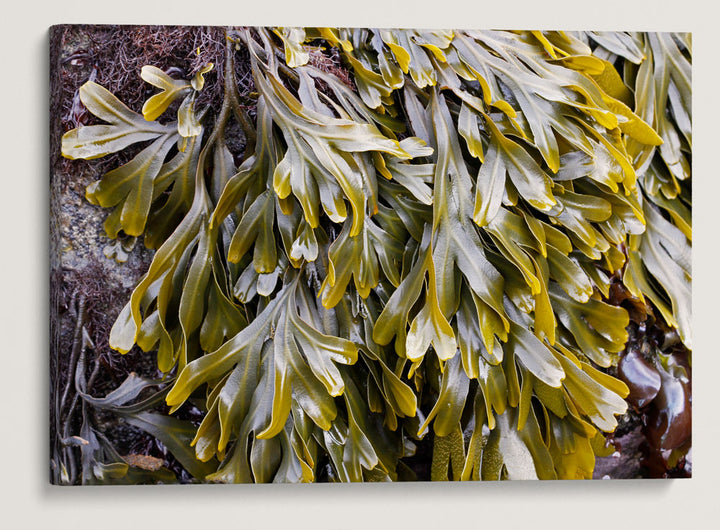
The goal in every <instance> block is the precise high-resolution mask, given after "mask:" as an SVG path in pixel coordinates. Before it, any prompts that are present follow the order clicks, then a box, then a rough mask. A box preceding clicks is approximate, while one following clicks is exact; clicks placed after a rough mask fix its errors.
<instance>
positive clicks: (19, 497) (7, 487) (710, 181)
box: [0, 0, 720, 530]
mask: <svg viewBox="0 0 720 530" xmlns="http://www.w3.org/2000/svg"><path fill="white" fill-rule="evenodd" d="M248 4H249V2H246V1H243V0H235V1H230V0H225V1H219V0H199V1H198V0H195V1H191V0H171V1H165V2H151V1H148V0H120V1H117V2H100V1H97V0H96V1H94V2H93V1H79V0H61V1H55V2H51V1H49V0H45V1H41V2H29V1H25V2H18V1H15V2H12V3H4V6H3V8H2V11H3V13H2V19H3V20H2V22H0V27H1V29H2V31H0V39H1V40H0V42H1V45H2V47H1V48H0V54H2V65H3V67H4V68H3V70H2V73H0V96H1V97H0V135H1V138H2V143H0V157H2V158H1V160H2V161H1V162H0V190H1V191H0V220H1V224H0V234H1V237H0V242H1V244H2V246H1V247H0V248H1V250H0V279H1V280H0V281H1V282H2V290H0V296H1V298H0V326H2V327H1V328H0V331H1V335H0V393H1V394H0V421H2V427H1V428H0V444H1V445H0V447H1V448H2V450H1V451H0V477H2V478H1V479H0V483H1V484H2V485H1V486H0V488H1V489H2V491H1V492H0V521H2V523H3V524H2V526H3V527H5V528H13V529H14V528H18V529H22V528H35V527H39V528H43V527H47V528H52V529H57V528H76V529H83V528H93V527H98V528H103V529H105V528H107V529H114V528H125V529H127V528H151V527H153V528H173V529H175V528H204V529H210V528H214V527H224V528H262V529H263V530H265V529H274V528H284V529H293V530H295V529H297V528H303V529H304V528H325V527H332V528H336V529H342V530H345V529H350V528H363V529H367V528H373V529H374V528H376V527H377V528H389V527H395V528H442V529H444V528H449V527H454V526H459V525H463V526H464V525H468V528H479V527H482V528H493V527H494V526H495V525H497V528H503V529H507V528H520V527H521V525H523V526H524V525H531V526H532V527H533V528H541V529H543V528H553V529H555V528H578V529H585V528H587V529H595V528H603V529H608V528H610V529H613V528H621V527H626V526H636V527H637V528H648V529H652V530H655V529H659V528H684V529H685V528H711V527H716V526H715V525H716V524H717V520H718V515H720V510H719V509H718V505H719V504H720V499H719V498H718V493H720V488H719V487H718V478H720V477H719V471H720V466H719V465H718V461H719V458H718V456H719V454H718V453H719V452H720V443H718V442H720V428H719V427H718V407H720V396H719V395H718V391H719V390H720V380H719V378H718V374H720V363H718V357H719V356H720V352H718V347H717V342H718V341H717V339H716V332H715V330H717V329H718V328H720V322H718V318H717V313H718V311H717V309H716V307H717V305H718V304H717V296H718V288H717V285H718V276H717V275H715V271H716V270H717V268H718V267H717V266H716V265H715V263H717V261H716V260H718V258H720V253H719V252H718V250H717V243H718V241H719V238H718V235H717V234H718V232H717V227H718V225H720V218H718V217H717V214H718V212H719V211H720V196H719V195H717V193H718V191H720V190H719V189H718V178H719V176H718V170H717V168H718V164H717V162H716V157H717V154H718V152H719V149H718V148H717V147H716V143H717V141H718V134H717V132H716V131H717V129H716V128H717V124H720V115H719V113H718V107H719V105H718V101H717V99H716V96H717V94H718V86H720V85H719V83H720V78H719V77H718V66H719V65H720V61H719V60H718V55H717V53H718V51H720V50H719V49H718V48H719V47H718V44H717V43H718V42H719V41H720V34H719V33H720V32H719V31H718V26H717V20H718V8H716V7H709V5H712V4H711V3H710V2H705V1H703V0H682V1H680V2H670V1H669V0H655V1H652V0H633V1H629V0H596V1H593V2H588V1H585V0H575V1H573V0H536V1H532V0H523V1H521V2H519V1H517V0H510V1H499V2H487V1H485V2H483V1H481V0H437V1H431V0H402V1H396V2H393V1H391V0H357V1H355V2H348V1H346V0H335V1H333V2H330V1H311V0H295V1H292V0H282V1H278V0H264V1H259V2H258V1H255V2H252V5H248ZM58 23H135V24H148V23H149V24H215V25H224V24H232V25H308V26H321V25H346V26H385V27H388V26H402V27H465V28H468V27H477V28H499V29H565V30H572V29H604V30H651V31H658V30H679V31H688V30H689V31H693V32H694V37H693V48H694V50H693V59H694V67H693V77H694V87H693V90H694V98H695V113H694V114H695V123H694V126H695V131H696V132H695V149H694V153H693V158H694V168H693V169H694V185H695V197H694V217H695V219H694V232H695V248H694V258H695V259H694V286H695V289H694V295H695V329H694V334H695V338H694V341H695V344H696V349H695V356H694V360H695V363H694V382H693V385H694V397H695V399H694V401H695V403H694V406H693V416H694V448H693V464H694V470H693V471H694V477H693V478H692V479H690V480H676V481H660V480H656V481H626V482H618V481H596V482H587V483H581V484H578V483H570V482H553V483H543V484H537V483H511V484H508V483H505V484H478V483H474V484H430V483H420V484H406V485H374V486H372V485H348V486H333V485H315V486H286V487H265V486H212V487H189V486H184V487H173V486H166V487H158V488H155V487H144V488H143V487H138V488H129V487H105V488H58V487H51V486H50V485H49V484H48V482H47V476H48V472H47V468H48V454H47V446H48V442H47V437H48V435H47V430H48V427H47V425H48V413H47V392H48V376H47V374H48V360H47V359H48V333H47V329H48V304H47V299H48V279H47V270H48V235H47V234H48V212H47V208H48V200H49V199H48V197H49V194H48V163H47V158H48V155H47V153H48V140H47V134H48V133H47V128H48V116H47V113H48V103H47V101H48V50H47V47H48V36H47V35H48V34H47V28H48V27H49V26H50V25H52V24H58ZM713 125H715V127H713Z"/></svg>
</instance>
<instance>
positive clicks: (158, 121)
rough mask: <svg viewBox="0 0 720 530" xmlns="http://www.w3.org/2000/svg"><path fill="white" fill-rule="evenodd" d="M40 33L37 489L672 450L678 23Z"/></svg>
mask: <svg viewBox="0 0 720 530" xmlns="http://www.w3.org/2000/svg"><path fill="white" fill-rule="evenodd" d="M50 58H51V60H50V65H51V72H50V109H51V116H50V148H51V153H50V168H51V180H50V185H51V270H50V273H51V293H50V295H51V315H50V316H51V323H50V324H51V344H50V370H51V388H50V420H51V425H50V429H49V432H50V462H49V476H50V481H51V483H53V484H63V485H89V484H106V485H115V484H176V483H181V484H187V483H300V482H383V481H448V480H453V481H461V480H462V481H494V480H525V479H543V480H546V479H551V480H555V479H558V480H564V479H603V478H606V479H607V478H610V479H621V478H661V477H664V478H668V477H689V476H690V475H691V474H692V451H691V447H692V444H691V425H692V424H691V402H692V392H691V380H692V368H691V367H692V329H691V322H692V303H691V301H692V300H691V278H692V267H691V246H692V227H691V217H692V216H691V212H692V200H691V196H692V179H691V167H692V105H691V100H692V87H691V85H692V66H691V65H692V40H691V35H690V34H688V33H669V32H625V31H616V32H607V31H591V30H588V31H532V30H527V31H516V30H513V31H500V30H485V29H479V30H467V29H465V30H446V29H438V30H431V29H423V30H414V29H375V28H286V27H201V26H197V27H180V26H107V25H105V26H100V25H98V26H87V25H85V26H81V25H64V26H55V27H53V28H51V30H50Z"/></svg>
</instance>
